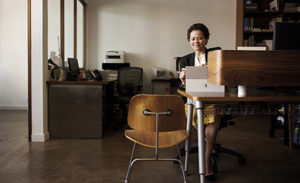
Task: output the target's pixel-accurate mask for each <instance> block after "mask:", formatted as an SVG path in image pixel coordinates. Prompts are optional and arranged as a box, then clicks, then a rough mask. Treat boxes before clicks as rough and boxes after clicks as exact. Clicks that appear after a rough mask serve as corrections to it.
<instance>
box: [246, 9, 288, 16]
mask: <svg viewBox="0 0 300 183" xmlns="http://www.w3.org/2000/svg"><path fill="white" fill-rule="evenodd" d="M281 14H282V13H281V12H279V11H269V12H265V11H249V10H248V11H247V10H245V16H279V15H281Z"/></svg>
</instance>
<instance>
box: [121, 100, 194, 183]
mask: <svg viewBox="0 0 300 183" xmlns="http://www.w3.org/2000/svg"><path fill="white" fill-rule="evenodd" d="M128 125H129V126H130V127H131V128H132V129H130V130H126V131H125V136H126V137H127V138H128V139H129V140H131V141H133V142H134V145H133V149H132V153H131V158H130V162H129V167H128V172H127V176H126V180H125V183H128V182H129V179H130V175H131V171H132V167H133V164H134V163H135V162H136V161H177V162H178V163H179V164H180V166H181V171H182V174H183V178H184V182H185V183H186V177H185V173H184V169H183V165H182V161H181V159H175V158H160V157H159V149H160V148H167V147H171V146H175V145H176V146H177V151H178V153H179V148H178V144H179V143H181V142H182V141H184V140H185V139H187V137H188V135H189V134H188V132H187V131H186V117H185V112H184V102H183V100H182V98H181V97H180V96H178V95H147V94H140V95H136V96H134V97H133V98H132V99H131V101H130V104H129V110H128ZM136 144H140V145H142V146H145V147H149V148H155V156H154V157H153V158H135V159H133V156H134V151H135V146H136Z"/></svg>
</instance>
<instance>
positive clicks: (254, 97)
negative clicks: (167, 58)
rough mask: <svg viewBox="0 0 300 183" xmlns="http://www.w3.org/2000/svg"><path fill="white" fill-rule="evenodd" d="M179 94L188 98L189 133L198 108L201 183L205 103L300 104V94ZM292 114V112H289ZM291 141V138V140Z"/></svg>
mask: <svg viewBox="0 0 300 183" xmlns="http://www.w3.org/2000/svg"><path fill="white" fill-rule="evenodd" d="M177 92H178V93H179V94H181V95H183V96H185V97H187V104H188V115H187V126H186V128H187V131H189V132H191V125H192V116H193V110H192V109H193V107H196V112H197V121H198V122H197V125H198V129H197V134H198V156H199V157H198V158H199V162H198V163H199V174H200V182H201V183H203V182H204V181H205V180H204V178H205V177H204V176H205V161H204V160H205V152H204V149H205V148H204V115H203V111H204V107H205V106H204V103H205V102H239V101H257V102H280V103H295V102H298V103H299V102H300V94H299V93H298V94H297V93H290V92H279V91H264V90H263V91H262V90H257V89H249V90H248V92H247V96H245V97H237V95H236V94H233V93H224V94H218V93H215V94H214V93H200V92H193V93H186V92H185V91H182V90H177ZM289 113H290V112H289ZM290 139H291V138H290ZM189 140H190V138H189V139H187V140H186V144H185V152H186V155H185V171H186V172H187V171H188V161H189V149H190V147H189V146H190V142H189Z"/></svg>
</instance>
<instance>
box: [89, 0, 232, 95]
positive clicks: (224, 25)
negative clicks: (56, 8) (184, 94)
mask: <svg viewBox="0 0 300 183" xmlns="http://www.w3.org/2000/svg"><path fill="white" fill-rule="evenodd" d="M87 8H88V11H87V12H88V15H87V21H88V22H87V25H88V27H87V29H88V30H87V68H98V69H101V65H102V61H103V60H104V58H105V55H104V54H105V51H108V50H125V52H126V54H127V58H126V59H127V61H128V62H130V63H131V66H138V67H142V68H143V69H144V72H145V77H144V80H145V81H144V89H145V90H146V92H150V91H151V85H150V81H151V77H152V76H151V68H152V67H160V68H165V69H169V70H172V71H175V61H174V60H173V57H175V56H183V55H186V54H188V53H190V52H192V49H191V48H190V46H189V43H188V42H187V40H186V31H187V29H188V27H189V26H190V25H191V24H193V23H198V22H202V23H204V24H206V25H207V26H208V28H209V29H210V33H211V38H210V40H209V43H208V47H215V46H221V47H222V49H235V30H236V28H235V27H236V0H226V1H221V0H209V1H207V0H101V1H99V0H89V1H88V6H87Z"/></svg>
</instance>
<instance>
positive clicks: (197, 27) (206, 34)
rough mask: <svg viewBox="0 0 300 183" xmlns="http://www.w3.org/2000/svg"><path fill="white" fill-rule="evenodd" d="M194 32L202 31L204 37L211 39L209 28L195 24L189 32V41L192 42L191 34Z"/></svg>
mask: <svg viewBox="0 0 300 183" xmlns="http://www.w3.org/2000/svg"><path fill="white" fill-rule="evenodd" d="M194 30H200V31H201V32H202V33H203V35H204V37H205V38H206V39H207V40H208V39H209V30H208V28H207V27H206V26H205V25H204V24H202V23H197V24H193V25H191V26H190V28H189V29H188V31H187V40H188V41H190V34H191V32H192V31H194Z"/></svg>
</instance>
